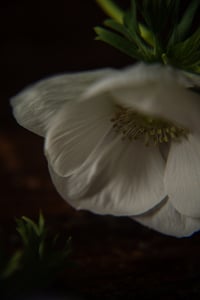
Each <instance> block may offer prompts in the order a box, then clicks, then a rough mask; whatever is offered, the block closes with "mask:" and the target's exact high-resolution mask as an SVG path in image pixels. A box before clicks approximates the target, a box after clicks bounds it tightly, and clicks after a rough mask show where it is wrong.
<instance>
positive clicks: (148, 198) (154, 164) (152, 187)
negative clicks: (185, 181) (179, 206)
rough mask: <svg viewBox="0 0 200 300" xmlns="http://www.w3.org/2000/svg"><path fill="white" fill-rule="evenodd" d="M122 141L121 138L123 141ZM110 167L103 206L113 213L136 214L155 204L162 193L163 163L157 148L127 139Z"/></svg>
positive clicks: (158, 201) (162, 195)
mask: <svg viewBox="0 0 200 300" xmlns="http://www.w3.org/2000/svg"><path fill="white" fill-rule="evenodd" d="M123 142H125V141H123ZM127 144H128V145H126V149H125V150H124V152H123V153H122V155H121V158H120V160H119V161H118V162H117V163H115V166H114V168H113V176H112V177H113V178H112V181H111V183H110V186H109V190H110V194H111V201H110V203H109V204H106V205H107V209H108V210H110V211H111V212H112V214H116V215H137V214H141V213H144V212H146V211H148V210H149V209H151V208H152V207H154V206H156V205H157V204H158V203H160V201H161V200H162V199H163V198H164V197H165V196H166V192H165V189H164V184H163V177H164V167H165V163H164V160H163V158H162V157H161V155H160V152H159V149H158V148H157V147H155V148H154V147H146V146H145V145H144V144H143V143H140V142H139V141H136V142H129V141H127Z"/></svg>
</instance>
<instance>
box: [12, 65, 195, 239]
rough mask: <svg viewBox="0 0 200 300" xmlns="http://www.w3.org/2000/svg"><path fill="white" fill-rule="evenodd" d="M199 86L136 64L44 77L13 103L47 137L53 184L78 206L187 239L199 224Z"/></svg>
mask: <svg viewBox="0 0 200 300" xmlns="http://www.w3.org/2000/svg"><path fill="white" fill-rule="evenodd" d="M197 84H199V78H198V77H193V76H189V75H188V74H185V73H184V72H182V71H180V70H176V69H173V68H171V67H166V66H161V65H158V64H155V65H146V64H143V63H139V64H137V65H134V66H132V67H129V68H125V69H123V70H113V69H102V70H99V71H88V72H82V73H77V74H64V75H59V76H55V77H52V78H49V79H45V80H42V81H41V82H39V83H36V84H35V85H33V86H31V87H28V88H27V89H25V90H24V91H22V92H21V93H20V94H19V95H17V96H16V97H14V98H13V99H12V101H11V103H12V106H13V111H14V115H15V117H16V119H17V121H18V122H19V123H20V124H21V125H22V126H24V127H25V128H27V129H29V130H31V131H33V132H35V133H37V134H39V135H42V136H44V138H45V155H46V157H47V160H48V164H49V170H50V174H51V177H52V180H53V183H54V185H55V187H56V189H57V190H58V192H59V193H60V194H61V196H62V197H63V198H64V199H65V200H66V201H67V202H68V203H70V204H71V205H72V206H73V207H75V208H76V209H85V210H89V211H92V212H94V213H98V214H110V215H115V216H129V217H131V218H133V219H134V220H136V221H138V222H139V223H142V224H144V225H146V226H148V227H150V228H153V229H155V230H157V231H159V232H162V233H164V234H167V235H172V236H178V237H182V236H189V235H191V234H192V233H194V232H195V231H197V230H199V229H200V129H199V121H200V96H199V95H198V94H197V93H195V92H193V90H192V87H194V86H195V85H197Z"/></svg>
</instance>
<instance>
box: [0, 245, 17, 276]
mask: <svg viewBox="0 0 200 300" xmlns="http://www.w3.org/2000/svg"><path fill="white" fill-rule="evenodd" d="M21 258H22V251H16V252H15V253H14V254H13V256H11V258H10V259H9V260H8V262H7V264H6V266H5V268H4V269H3V270H2V271H1V273H0V278H1V280H2V279H6V278H8V277H10V276H11V275H13V274H14V273H15V272H16V271H18V270H19V269H20V267H21Z"/></svg>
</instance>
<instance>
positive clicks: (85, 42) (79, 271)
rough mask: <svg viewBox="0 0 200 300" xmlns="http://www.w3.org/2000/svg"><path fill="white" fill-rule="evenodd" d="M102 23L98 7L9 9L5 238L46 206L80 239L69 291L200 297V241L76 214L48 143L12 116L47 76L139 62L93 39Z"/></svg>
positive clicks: (18, 5) (50, 216) (4, 57)
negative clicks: (15, 98) (24, 94)
mask: <svg viewBox="0 0 200 300" xmlns="http://www.w3.org/2000/svg"><path fill="white" fill-rule="evenodd" d="M69 3H70V4H69ZM103 18H104V15H103V14H101V12H100V10H99V9H98V8H97V6H96V5H95V3H94V1H82V0H79V1H70V2H69V1H54V2H52V1H46V0H43V1H39V0H35V1H32V0H31V1H22V0H21V1H20V0H18V1H3V4H1V10H0V24H1V26H0V36H1V42H2V46H1V55H0V66H1V89H0V122H1V127H0V180H1V197H0V201H1V211H0V224H1V236H3V237H5V236H9V235H10V233H11V232H12V231H13V229H14V226H15V224H14V218H15V217H20V216H21V215H26V216H29V217H33V218H34V217H36V216H37V215H38V212H39V210H40V209H41V210H42V211H43V213H44V215H45V217H46V219H47V222H48V223H49V225H50V227H51V228H53V229H55V230H56V229H58V230H60V231H61V232H62V233H63V234H66V235H71V236H72V239H73V257H72V258H73V260H74V261H76V262H77V266H76V268H73V269H72V270H70V271H69V270H66V272H65V273H64V274H62V275H61V276H60V287H59V288H60V289H61V290H62V289H65V290H70V291H74V292H76V293H78V294H79V295H81V296H84V297H85V298H86V299H89V298H91V299H155V298H156V299H198V298H199V295H200V293H199V288H200V275H199V270H200V260H199V253H200V242H199V234H196V235H195V236H193V237H191V238H187V239H176V238H171V237H166V236H164V235H161V234H159V233H156V232H153V231H151V230H149V229H147V228H144V227H142V226H140V225H138V224H137V223H135V222H133V221H131V220H129V219H128V218H114V217H109V216H96V215H92V214H90V213H87V212H77V211H75V210H74V209H72V208H71V207H69V206H68V204H67V203H65V202H64V201H63V200H62V199H61V198H60V197H59V195H58V194H57V193H56V191H55V189H54V187H53V185H52V183H51V180H50V177H49V174H48V170H47V164H46V161H45V158H44V155H43V140H42V138H40V137H37V136H35V135H34V134H32V133H30V132H28V131H26V130H25V129H23V128H21V127H19V126H18V125H17V124H16V122H15V120H14V119H13V117H12V114H11V109H10V107H9V98H10V97H11V96H12V95H14V94H15V93H17V92H18V91H20V89H21V88H23V87H24V86H26V85H27V84H29V83H31V82H34V81H36V80H38V79H40V78H42V77H45V76H48V75H52V74H56V73H60V72H68V71H78V70H84V69H95V68H99V67H107V66H112V67H113V66H115V67H121V66H125V65H127V64H130V63H131V61H130V60H129V59H128V58H126V57H125V56H124V55H122V54H120V53H118V52H117V51H115V50H113V49H112V48H110V47H109V46H106V45H104V44H103V43H100V42H96V41H94V32H93V30H92V28H93V26H95V25H99V24H100V23H101V21H102V20H103Z"/></svg>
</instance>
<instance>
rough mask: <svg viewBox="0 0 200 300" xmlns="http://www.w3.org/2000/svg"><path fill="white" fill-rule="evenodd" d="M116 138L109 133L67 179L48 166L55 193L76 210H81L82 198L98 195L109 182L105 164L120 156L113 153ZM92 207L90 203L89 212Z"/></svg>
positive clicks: (108, 173)
mask: <svg viewBox="0 0 200 300" xmlns="http://www.w3.org/2000/svg"><path fill="white" fill-rule="evenodd" d="M118 138H119V137H118V136H117V137H116V136H114V134H113V132H112V131H111V132H110V133H109V134H108V135H107V136H105V138H104V139H103V140H102V142H101V143H100V144H99V145H98V147H96V149H95V150H94V151H93V152H92V153H91V154H90V156H89V157H88V158H87V159H86V161H85V162H84V163H83V164H82V165H81V166H80V167H79V168H77V170H76V172H75V173H74V174H72V175H70V176H68V177H64V176H60V175H58V173H56V172H55V171H54V169H53V168H52V166H51V165H50V164H49V171H50V174H51V178H52V181H53V183H54V184H55V187H56V189H57V191H58V192H59V194H60V195H61V196H62V197H63V198H64V199H65V200H66V201H67V202H69V203H70V204H71V205H72V206H73V207H75V208H76V209H81V208H82V207H81V204H80V203H82V202H83V203H84V197H89V198H92V196H94V195H96V194H99V192H100V191H102V189H104V188H105V187H106V186H107V185H108V183H109V182H110V179H111V174H110V172H109V170H108V165H107V164H108V162H110V161H111V160H112V161H116V159H119V156H120V155H121V151H115V152H113V149H114V148H115V146H116V144H117V141H118ZM112 152H113V153H112ZM106 158H107V159H106ZM92 207H93V203H92V202H91V209H89V210H92Z"/></svg>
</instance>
